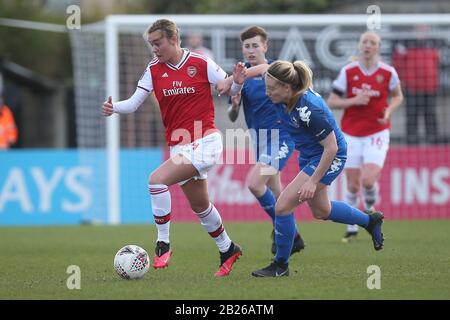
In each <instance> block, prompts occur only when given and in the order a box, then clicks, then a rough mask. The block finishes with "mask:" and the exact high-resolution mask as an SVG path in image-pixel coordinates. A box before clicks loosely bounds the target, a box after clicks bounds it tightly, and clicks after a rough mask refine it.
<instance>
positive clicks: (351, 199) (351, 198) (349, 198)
mask: <svg viewBox="0 0 450 320" xmlns="http://www.w3.org/2000/svg"><path fill="white" fill-rule="evenodd" d="M345 202H347V204H348V205H350V206H352V207H354V208H358V207H359V197H358V193H353V192H350V191H348V190H347V192H346V193H345ZM347 232H358V225H357V224H354V225H351V224H348V225H347Z"/></svg>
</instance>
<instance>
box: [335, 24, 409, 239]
mask: <svg viewBox="0 0 450 320" xmlns="http://www.w3.org/2000/svg"><path fill="white" fill-rule="evenodd" d="M380 45H381V39H380V36H379V35H378V34H376V33H375V32H372V31H367V32H365V33H363V34H362V35H361V38H360V40H359V51H360V55H359V57H358V60H356V61H354V62H351V63H349V64H347V65H346V66H344V67H343V68H342V69H341V71H340V73H339V76H338V77H337V79H336V80H335V81H334V82H333V88H332V90H333V91H332V93H331V94H330V96H329V98H328V101H327V103H328V105H329V106H330V108H334V109H343V110H344V115H343V117H342V121H341V129H342V131H343V132H344V135H345V140H346V141H347V143H348V155H347V156H348V159H347V163H346V166H345V172H346V177H347V192H346V201H347V203H348V204H349V205H351V206H353V207H358V199H359V198H358V193H359V190H360V189H361V186H362V190H363V196H364V205H365V209H366V210H373V209H374V204H375V203H377V199H378V191H379V190H378V184H377V181H378V178H379V176H380V172H381V169H382V168H383V165H384V161H385V159H386V154H387V151H388V148H389V128H390V118H391V116H392V114H393V113H394V111H395V110H396V109H397V108H398V107H399V105H400V104H401V102H402V100H403V94H402V90H401V88H400V80H399V78H398V75H397V72H396V71H395V69H394V68H393V67H391V66H390V65H388V64H386V63H384V62H381V61H380V58H379V51H380ZM389 97H391V99H390V101H389ZM357 234H358V226H357V225H354V226H352V225H348V226H347V232H346V234H345V236H344V238H343V239H342V240H343V241H344V242H348V241H350V240H352V239H354V238H355V237H356V235H357Z"/></svg>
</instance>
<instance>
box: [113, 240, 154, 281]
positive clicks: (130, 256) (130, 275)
mask: <svg viewBox="0 0 450 320" xmlns="http://www.w3.org/2000/svg"><path fill="white" fill-rule="evenodd" d="M149 265H150V262H149V259H148V253H147V251H145V250H144V249H142V248H141V247H139V246H136V245H132V244H130V245H127V246H125V247H123V248H121V249H120V250H119V251H117V253H116V256H115V257H114V269H115V270H116V272H117V274H118V275H119V276H120V277H121V278H123V279H140V278H143V277H144V275H145V274H146V273H147V271H148V268H149Z"/></svg>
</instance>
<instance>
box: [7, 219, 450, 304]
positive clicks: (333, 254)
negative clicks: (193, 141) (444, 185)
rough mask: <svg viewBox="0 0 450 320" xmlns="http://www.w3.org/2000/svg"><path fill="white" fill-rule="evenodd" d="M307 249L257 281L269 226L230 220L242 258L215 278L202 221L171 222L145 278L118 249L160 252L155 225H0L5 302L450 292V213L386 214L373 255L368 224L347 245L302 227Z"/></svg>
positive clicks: (331, 228)
mask: <svg viewBox="0 0 450 320" xmlns="http://www.w3.org/2000/svg"><path fill="white" fill-rule="evenodd" d="M299 227H300V231H301V233H302V235H303V237H304V239H305V241H306V249H305V250H304V251H302V252H301V253H300V254H296V255H294V256H293V258H292V259H291V262H290V273H291V274H290V276H289V277H285V278H274V279H267V278H254V277H252V276H251V275H250V274H251V271H253V270H255V269H258V268H261V267H265V266H266V265H268V264H269V263H270V258H271V255H270V243H271V242H270V238H269V235H270V232H271V226H270V225H269V223H268V222H267V223H262V222H259V223H226V229H227V231H228V234H229V235H230V236H231V238H232V239H233V240H234V241H236V242H237V243H239V244H240V245H241V246H242V248H243V256H242V257H241V258H240V259H239V260H238V262H237V263H236V264H235V266H234V268H233V272H232V273H231V275H230V276H229V277H227V278H220V279H217V278H214V272H215V271H217V269H218V264H219V253H218V250H217V247H216V246H215V243H214V241H213V240H212V239H211V238H210V237H209V235H208V234H207V233H206V232H205V231H204V230H203V228H202V227H201V226H200V225H199V224H195V223H176V222H173V223H172V226H171V241H172V249H173V252H174V253H173V256H172V260H171V263H170V266H169V268H166V269H163V270H154V269H153V268H151V269H150V271H149V272H148V273H147V275H146V276H145V278H144V279H141V280H122V279H120V278H119V277H118V276H117V275H116V274H115V272H114V269H113V266H112V264H113V258H114V255H115V253H116V252H117V250H118V249H119V248H121V247H122V246H124V245H126V244H137V245H139V246H142V247H143V248H145V249H146V250H147V251H148V252H149V254H150V256H151V257H152V256H153V249H154V241H155V236H156V228H155V227H154V226H153V225H143V226H134V225H133V226H117V227H112V226H74V227H27V228H22V227H11V228H5V227H2V228H0V252H1V259H0V299H175V300H178V299H180V300H185V299H186V300H191V299H213V300H219V299H237V300H239V299H258V300H259V299H267V300H269V299H270V300H278V299H283V300H286V299H450V220H440V221H385V224H384V233H385V237H386V241H385V248H384V250H382V251H380V252H375V251H374V249H373V246H372V242H371V240H370V237H369V235H368V234H367V233H366V232H365V231H364V232H363V233H361V235H360V237H359V239H358V240H357V241H356V242H353V243H350V244H344V243H342V242H341V241H340V240H341V237H342V235H343V233H344V228H345V227H344V226H343V225H338V224H334V223H331V222H307V223H301V224H299ZM70 265H77V266H79V267H80V270H81V289H80V290H77V289H74V290H69V289H68V288H67V285H66V283H67V279H68V278H69V276H70V274H67V273H66V271H67V267H68V266H70ZM370 265H377V266H379V267H380V269H381V289H372V290H369V289H368V288H367V286H366V283H367V279H368V277H369V276H370V274H368V273H367V268H368V266H370Z"/></svg>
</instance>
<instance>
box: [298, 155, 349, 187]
mask: <svg viewBox="0 0 450 320" xmlns="http://www.w3.org/2000/svg"><path fill="white" fill-rule="evenodd" d="M320 158H321V156H320V157H314V158H310V159H302V158H300V157H299V159H298V160H299V166H300V170H301V171H303V172H304V173H306V174H307V175H308V176H312V175H313V174H314V172H315V171H316V169H317V166H318V165H319V162H320ZM346 161H347V156H346V155H342V156H339V155H336V157H335V158H334V160H333V162H332V163H331V166H330V168H329V169H328V171H327V173H325V175H324V176H323V177H322V179H320V182H321V183H323V184H326V185H327V186H329V185H330V184H331V183H332V182H333V181H334V180H335V179H336V178H337V177H338V176H339V174H340V173H341V172H342V170H344V167H345V162H346Z"/></svg>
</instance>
